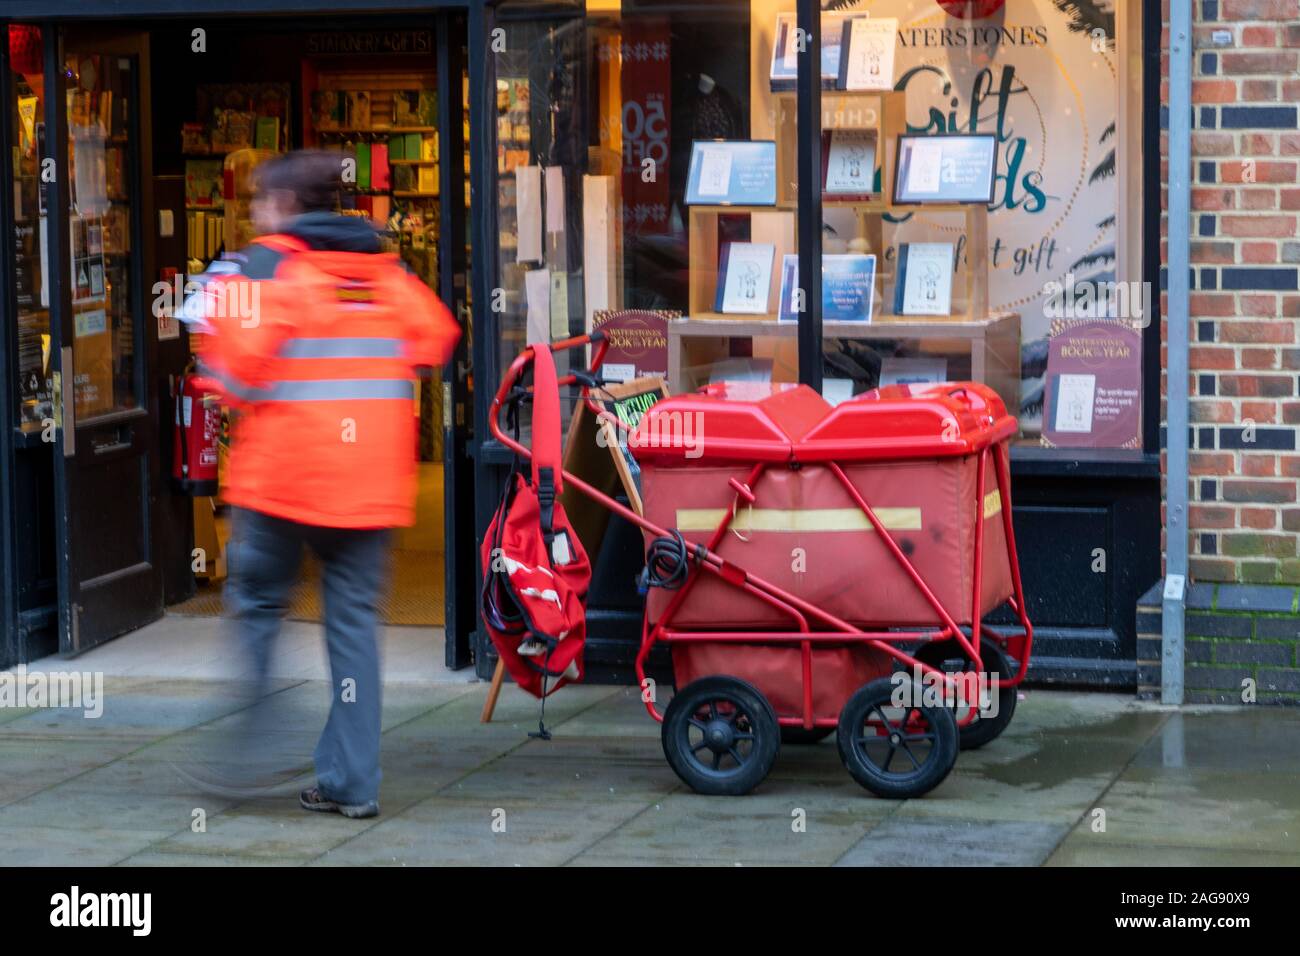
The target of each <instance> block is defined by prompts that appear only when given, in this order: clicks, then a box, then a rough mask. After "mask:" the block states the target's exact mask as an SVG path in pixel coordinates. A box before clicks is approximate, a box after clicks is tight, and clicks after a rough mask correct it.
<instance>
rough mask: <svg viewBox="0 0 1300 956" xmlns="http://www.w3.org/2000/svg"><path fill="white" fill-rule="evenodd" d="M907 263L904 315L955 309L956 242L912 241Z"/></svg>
mask: <svg viewBox="0 0 1300 956" xmlns="http://www.w3.org/2000/svg"><path fill="white" fill-rule="evenodd" d="M906 248H907V259H906V261H905V262H904V265H903V274H902V282H903V302H902V308H900V309H899V310H898V311H899V313H900V314H902V315H949V314H950V313H951V312H952V243H951V242H912V243H909V244H908V245H907V247H906Z"/></svg>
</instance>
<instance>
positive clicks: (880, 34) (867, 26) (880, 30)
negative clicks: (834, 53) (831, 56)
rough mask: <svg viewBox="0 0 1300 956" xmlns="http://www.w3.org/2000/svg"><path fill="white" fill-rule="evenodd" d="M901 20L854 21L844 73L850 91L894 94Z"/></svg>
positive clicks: (869, 18) (887, 18)
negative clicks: (895, 49)
mask: <svg viewBox="0 0 1300 956" xmlns="http://www.w3.org/2000/svg"><path fill="white" fill-rule="evenodd" d="M897 37H898V20H897V19H896V18H894V17H854V18H853V19H852V20H851V21H850V26H849V48H848V50H847V51H842V53H841V55H846V56H847V58H848V59H847V63H846V65H845V69H844V88H845V89H846V90H892V89H893V88H894V47H895V45H896V44H897V42H898V41H897Z"/></svg>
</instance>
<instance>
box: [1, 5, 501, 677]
mask: <svg viewBox="0 0 1300 956" xmlns="http://www.w3.org/2000/svg"><path fill="white" fill-rule="evenodd" d="M374 14H383V15H384V18H381V21H382V20H384V19H387V20H394V19H401V20H402V21H412V20H417V19H418V20H420V21H421V22H423V21H424V20H425V19H426V18H427V22H428V25H429V26H430V27H433V28H435V29H436V36H437V38H438V50H437V64H438V70H439V96H440V100H439V115H440V117H441V118H442V119H441V120H440V122H441V123H442V124H444V126H446V127H447V128H446V129H444V131H443V143H444V146H445V147H446V148H447V149H448V150H449V153H450V155H454V156H456V157H459V155H460V153H461V149H462V144H463V135H462V132H461V116H462V115H463V114H462V112H461V110H460V83H459V71H460V69H461V66H462V65H466V64H465V60H466V58H468V60H469V62H468V64H467V69H468V71H470V72H471V73H472V72H473V71H474V70H478V76H479V77H480V79H481V77H482V69H483V61H484V58H483V51H482V46H481V45H480V46H478V47H477V48H476V47H475V46H474V45H473V44H467V45H466V46H465V47H464V48H462V46H461V44H462V43H463V42H464V38H465V36H466V31H467V30H470V29H472V28H473V26H474V22H475V17H476V15H477V16H478V18H479V25H480V26H481V14H482V6H481V4H478V3H473V4H471V3H469V2H466V0H450V2H443V0H384V2H382V3H366V2H365V0H360V2H358V0H351V2H341V0H185V2H177V0H116V2H113V3H111V4H90V3H87V2H86V0H42V2H29V0H14V2H12V3H7V4H6V5H5V8H4V9H3V11H0V26H3V27H6V28H7V26H8V24H9V23H10V22H21V23H32V24H35V25H38V26H40V27H41V28H42V32H43V38H44V43H45V47H46V58H47V62H49V59H48V58H49V57H50V56H51V55H54V54H52V53H51V51H53V50H57V48H58V47H57V44H58V42H59V40H60V38H61V36H62V30H63V28H64V27H65V26H71V25H73V24H76V23H86V22H96V21H102V22H104V23H105V24H106V25H107V24H109V23H111V26H112V27H113V28H114V29H116V30H118V31H131V30H136V29H138V30H139V31H141V32H145V31H147V30H149V29H151V25H152V26H158V25H160V24H162V23H171V24H172V25H174V24H175V22H176V21H181V22H187V23H194V24H195V25H196V26H202V25H213V24H217V23H219V22H221V21H229V20H234V19H247V18H250V17H260V18H265V20H266V22H267V23H268V24H271V23H275V22H277V21H278V22H280V23H283V22H284V21H285V19H286V18H288V19H296V18H297V17H302V18H312V19H313V20H314V19H315V18H317V17H329V18H328V19H322V20H321V21H320V22H321V23H322V24H325V25H327V26H334V27H338V26H339V25H340V24H345V25H347V26H350V27H352V28H363V27H364V26H366V25H368V24H369V23H370V22H371V20H370V18H371V17H372V16H373V15H374ZM5 32H6V35H7V32H8V31H7V29H6V30H5ZM480 36H481V33H480ZM8 52H9V51H8V44H7V43H4V44H0V95H2V96H3V104H4V109H5V110H6V114H5V119H4V121H3V122H2V123H0V150H2V153H0V155H3V156H4V157H5V160H4V162H3V163H0V171H2V172H3V175H4V177H5V179H6V183H8V182H9V181H10V180H9V177H10V176H11V173H12V170H11V167H10V163H9V161H8V157H9V156H10V155H11V151H10V145H11V142H12V136H13V131H12V129H11V128H10V120H9V118H8V110H9V109H10V102H9V98H10V94H11V92H12V90H11V88H10V85H9V81H10V71H9V64H8ZM56 62H57V56H56ZM146 95H147V94H146ZM51 102H59V104H60V105H61V101H60V100H59V99H58V98H55V99H54V100H51ZM61 113H62V110H61V109H60V110H56V111H55V114H56V115H61ZM137 125H139V124H137ZM472 125H473V123H471V126H472ZM473 138H474V134H473V131H471V139H473ZM144 141H145V142H147V138H146V139H145V140H144ZM60 142H61V140H60ZM58 146H59V143H58V142H56V143H54V146H53V148H58ZM53 155H58V154H57V153H54V154H53ZM452 165H453V164H451V163H443V164H441V166H440V171H441V174H442V177H443V179H442V182H441V184H440V186H441V192H442V195H443V196H445V197H448V199H449V200H450V201H449V202H444V204H443V209H444V223H443V226H444V228H443V235H447V236H462V235H465V231H466V225H467V223H466V219H467V216H466V213H465V212H464V196H465V192H464V190H465V182H466V181H465V178H464V176H463V175H455V174H454V173H453V170H452ZM459 169H460V166H459V162H456V163H455V171H456V172H459ZM135 178H136V180H137V187H138V188H140V189H142V190H144V189H147V188H148V183H147V182H146V177H143V176H136V177H135ZM11 193H12V188H11V187H10V186H8V185H6V187H5V189H3V190H0V223H3V230H2V231H0V309H3V311H4V326H3V333H2V334H0V668H3V667H8V666H12V665H14V664H17V663H20V662H27V661H30V660H34V659H36V658H38V657H41V656H44V655H45V654H48V653H52V652H54V651H56V650H58V649H59V642H58V637H57V625H58V624H59V622H60V618H61V617H62V616H66V613H67V605H68V601H67V600H66V586H67V584H66V582H67V580H68V578H69V575H68V573H67V566H68V563H69V555H70V554H71V552H72V550H73V549H72V548H71V547H69V546H68V545H67V544H66V541H67V539H66V537H65V538H61V534H63V535H66V533H67V531H66V530H65V531H64V532H60V531H59V530H58V529H59V528H64V529H67V528H68V523H67V521H66V520H65V519H64V518H63V516H60V517H59V518H58V519H57V520H55V522H54V526H55V527H53V528H51V527H46V525H47V523H48V522H47V521H44V520H42V517H41V516H42V515H44V516H46V517H48V515H49V514H50V513H51V512H57V509H58V501H57V500H56V499H57V497H58V495H59V494H60V492H61V489H60V482H59V481H58V476H57V474H56V472H57V471H58V469H57V468H56V467H54V464H55V459H54V455H55V454H56V453H57V450H56V449H55V448H53V447H50V443H48V442H44V443H42V442H41V441H40V438H39V435H36V436H33V433H30V432H28V433H24V432H22V431H20V430H19V429H18V428H17V427H16V407H15V404H16V382H15V378H16V369H17V321H16V312H15V308H16V306H15V300H14V293H13V288H14V283H13V277H14V261H15V255H14V253H15V236H14V218H13V209H12V200H11ZM150 208H152V207H150ZM448 209H451V210H453V212H451V213H448V212H447V210H448ZM449 216H450V218H451V219H453V220H454V223H455V226H454V228H452V227H449V224H448V223H447V221H446V219H447V217H449ZM53 218H55V219H57V217H53ZM137 219H138V220H141V221H147V222H145V225H144V227H143V235H144V236H145V237H147V236H148V235H149V232H148V230H149V229H150V228H152V219H151V217H150V216H149V215H148V214H147V213H146V212H145V211H144V210H143V209H142V212H141V215H139V216H138V217H137ZM58 227H59V223H57V222H54V223H52V229H51V232H52V233H55V234H57V229H58ZM141 233H142V226H141V223H140V222H137V225H136V230H135V239H134V240H133V248H134V249H136V250H139V251H140V255H146V253H145V251H144V245H143V244H142V243H141V241H140V240H141V238H142V235H141ZM55 238H57V235H55ZM471 241H473V242H474V243H475V244H477V243H478V241H479V240H478V238H477V237H471ZM58 245H59V244H58V243H52V247H55V246H58ZM444 249H445V250H446V251H445V252H444V253H443V254H442V256H441V262H440V263H439V286H440V288H439V290H438V291H439V293H440V295H441V297H442V298H443V299H444V301H446V302H448V303H449V305H453V307H454V306H455V304H456V303H457V302H458V301H459V302H463V300H464V298H465V293H466V291H467V290H466V285H465V283H464V282H459V283H458V282H457V278H458V276H463V275H464V270H465V269H466V268H467V264H468V263H467V260H468V257H467V256H466V254H465V251H464V249H463V248H462V247H461V246H460V244H452V243H450V242H448V243H444ZM151 261H152V260H151ZM135 270H136V275H137V276H142V275H143V272H142V270H141V267H140V266H139V265H137V266H135ZM60 274H61V272H60ZM54 278H57V276H55V277H54ZM139 315H143V313H140V312H139V311H138V310H137V316H139ZM472 322H473V320H472V319H471V320H470V324H471V325H472ZM470 338H471V336H468V335H467V336H466V337H465V338H463V339H462V343H461V346H460V347H459V349H458V351H457V354H456V355H455V356H453V359H452V361H451V363H450V364H449V365H448V366H447V368H446V370H445V372H444V376H443V380H444V382H446V383H449V385H450V388H451V392H452V397H453V402H452V403H451V404H450V405H449V406H448V407H449V409H451V408H454V409H456V410H455V411H454V412H452V414H450V416H449V418H450V424H449V425H447V424H446V422H445V423H444V424H445V426H446V427H445V435H444V437H445V439H446V448H447V449H448V453H447V455H446V458H445V463H446V464H447V465H448V470H447V472H446V488H447V494H446V501H445V509H446V514H445V521H446V527H447V530H448V534H449V541H450V544H449V549H448V556H449V560H448V561H447V568H448V579H447V581H446V595H447V606H446V613H447V633H448V636H449V639H448V640H447V642H446V664H447V665H448V666H450V667H465V666H468V665H469V664H470V663H471V653H472V651H471V647H470V640H471V635H472V633H473V631H474V628H475V626H476V620H477V612H476V604H477V602H476V599H475V595H476V591H475V579H474V571H473V563H474V561H473V554H474V550H475V549H474V537H473V536H474V529H473V526H472V521H467V520H466V517H467V516H469V515H472V514H473V499H474V488H473V481H474V474H473V465H472V459H471V457H470V449H469V440H470V422H471V421H472V419H473V416H472V413H471V411H470V409H469V408H468V405H469V402H470V401H472V399H469V397H468V390H469V388H470V382H471V381H472V371H473V366H472V362H471V360H470V356H469V345H468V342H469V340H470ZM137 339H138V340H139V339H143V340H144V342H145V344H146V347H147V349H148V351H149V354H150V363H149V366H148V367H147V368H146V369H145V370H144V372H143V374H142V376H141V377H142V378H143V379H144V380H145V381H144V382H143V383H141V382H137V392H136V394H137V395H139V396H140V404H141V407H142V408H145V407H147V408H148V409H149V412H150V417H151V419H152V421H151V422H150V424H152V425H153V426H154V427H153V429H152V430H153V433H154V435H155V436H158V437H155V438H154V440H153V442H152V448H151V456H152V459H153V462H152V466H151V469H150V470H151V472H152V481H153V483H154V487H155V488H160V487H161V486H162V485H164V484H165V483H166V482H167V477H166V475H167V471H166V468H165V458H166V455H165V449H162V448H161V446H162V444H163V443H165V441H166V438H167V437H168V436H167V435H165V434H164V431H165V426H166V425H167V424H168V422H166V421H164V417H165V416H164V415H163V411H168V412H169V410H170V405H169V404H168V403H169V402H170V398H169V397H168V396H167V395H165V394H160V390H159V388H158V385H157V379H158V377H159V376H158V374H156V373H157V372H158V371H159V369H157V368H155V367H154V366H153V364H152V361H153V359H154V358H155V357H156V355H157V353H158V351H160V350H159V349H158V344H159V343H157V342H156V341H155V339H154V336H153V333H152V332H148V333H142V332H141V330H139V329H137ZM161 378H162V380H163V382H164V383H165V382H166V379H167V375H166V374H165V370H163V374H162V375H161ZM162 391H163V392H165V384H164V387H163V389H162ZM163 406H166V408H165V409H164V407H163ZM160 450H161V451H163V452H164V453H163V454H160ZM178 501H179V499H178ZM65 505H66V502H65ZM65 510H66V509H65ZM188 512H189V508H188V505H187V506H186V507H183V508H182V507H179V506H178V504H177V502H167V503H164V505H162V506H157V507H155V508H154V510H153V511H152V512H151V514H150V518H149V520H150V521H151V523H152V526H153V529H152V532H153V537H152V539H151V540H152V544H153V548H154V550H155V551H156V552H158V554H159V555H160V556H161V557H163V558H164V559H167V558H170V559H171V560H172V561H173V562H177V561H179V562H180V564H182V565H184V566H185V569H186V570H187V571H188V564H189V560H190V547H191V545H192V529H191V526H190V522H189V519H188ZM169 537H170V539H171V540H168V538H169ZM60 540H64V541H65V543H64V544H60ZM461 569H465V570H467V571H468V573H467V574H465V573H457V572H459V571H460V570H461ZM164 590H167V588H166V587H164ZM169 593H170V592H169ZM161 599H162V594H161V593H158V594H149V595H147V596H142V598H141V601H142V602H146V603H149V604H151V605H152V603H153V602H155V601H157V602H159V605H160V604H161ZM176 599H177V598H175V597H174V596H173V597H169V598H168V600H176ZM151 613H154V612H152V611H151ZM155 616H156V615H155ZM142 621H143V618H142Z"/></svg>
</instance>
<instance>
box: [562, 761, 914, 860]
mask: <svg viewBox="0 0 1300 956" xmlns="http://www.w3.org/2000/svg"><path fill="white" fill-rule="evenodd" d="M850 783H851V781H850ZM897 806H898V804H896V803H891V802H889V801H885V800H872V799H870V798H868V797H864V796H862V791H861V790H860V789H859V788H857V787H856V785H853V789H849V788H848V787H804V788H800V789H798V790H796V789H795V788H785V787H781V786H775V787H771V788H768V787H764V788H763V790H762V791H761V792H757V791H756V792H755V793H752V794H750V795H748V796H745V797H704V796H700V795H698V794H694V793H689V792H677V793H673V794H670V795H669V796H667V797H665V798H664V799H662V800H660V801H658V802H656V803H654V804H653V805H651V806H649V807H647V808H646V809H645V810H644V812H642V813H640V814H638V815H637V816H635V817H634V818H632V819H631V820H629V821H628V822H627V823H626V824H624V825H623V826H621V827H619V828H618V829H617V830H615V831H613V832H612V833H610V834H609V835H608V836H605V837H603V838H602V839H601V840H599V841H597V842H596V843H594V844H593V845H592V846H591V847H589V848H588V849H587V850H586V851H585V852H584V853H583V854H582V855H581V856H580V857H578V858H577V859H576V860H575V861H574V862H576V863H590V862H597V861H604V862H626V863H638V862H641V863H645V862H648V861H653V862H657V863H659V864H661V865H665V866H667V865H671V864H672V862H673V861H675V860H680V859H684V858H689V857H702V858H705V859H709V860H716V861H719V862H720V863H725V864H728V865H731V864H736V863H739V864H742V865H761V864H777V863H783V864H801V865H818V864H820V865H827V864H830V863H834V862H835V861H836V860H838V859H839V858H840V857H841V856H843V855H844V853H845V852H846V851H847V850H848V849H850V848H851V847H852V846H854V845H855V844H856V843H857V842H858V841H859V840H860V839H862V837H863V836H864V835H865V834H866V833H867V832H868V831H870V830H871V829H872V828H873V827H874V826H876V825H877V824H879V822H880V821H881V820H882V819H885V818H886V817H888V816H889V815H890V814H891V813H893V812H894V810H895V809H896V808H897ZM800 827H802V829H801V828H800Z"/></svg>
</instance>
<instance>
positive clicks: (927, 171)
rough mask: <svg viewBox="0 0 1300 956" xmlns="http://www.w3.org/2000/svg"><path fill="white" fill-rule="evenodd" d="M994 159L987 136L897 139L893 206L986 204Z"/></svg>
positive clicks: (994, 146)
mask: <svg viewBox="0 0 1300 956" xmlns="http://www.w3.org/2000/svg"><path fill="white" fill-rule="evenodd" d="M997 158H998V141H997V137H996V136H994V135H993V134H991V133H989V134H974V135H964V134H963V135H945V136H900V137H899V138H898V161H897V162H896V163H895V164H894V168H895V169H896V170H897V171H898V172H897V175H896V176H895V179H894V202H895V203H899V204H902V205H910V204H915V203H990V202H992V201H993V180H994V175H995V173H996V171H997Z"/></svg>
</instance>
